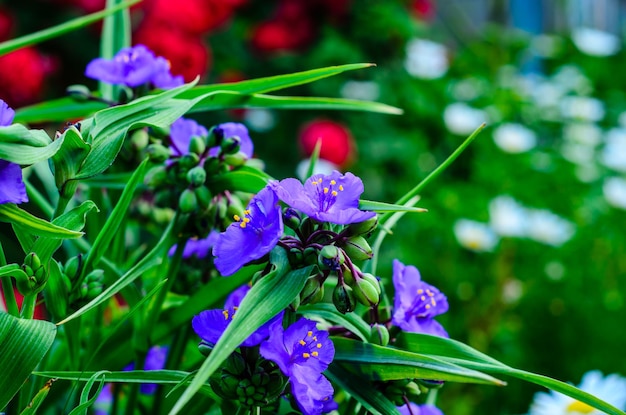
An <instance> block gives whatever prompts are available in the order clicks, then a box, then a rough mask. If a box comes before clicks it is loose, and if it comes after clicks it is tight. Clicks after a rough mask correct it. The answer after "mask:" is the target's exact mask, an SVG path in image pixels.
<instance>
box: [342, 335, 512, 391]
mask: <svg viewBox="0 0 626 415" xmlns="http://www.w3.org/2000/svg"><path fill="white" fill-rule="evenodd" d="M332 340H333V344H334V345H335V359H334V360H335V361H337V362H341V363H343V364H344V366H345V367H346V368H347V369H348V370H352V371H354V372H355V373H356V374H358V375H360V376H366V377H368V378H369V379H371V380H381V381H382V380H397V379H415V378H417V379H430V380H444V381H448V382H466V383H485V384H493V385H504V383H503V382H502V381H499V380H498V379H495V378H493V377H491V376H489V375H486V374H484V373H481V372H478V371H476V370H472V369H468V368H464V367H462V366H459V365H455V364H453V363H450V362H448V361H444V360H443V359H439V358H436V357H432V356H427V355H424V354H418V353H413V352H408V351H404V350H400V349H395V348H392V347H383V346H378V345H375V344H371V343H363V342H360V341H358V340H352V339H345V338H339V337H333V338H332ZM348 364H349V365H348Z"/></svg>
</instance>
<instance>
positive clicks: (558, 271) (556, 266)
mask: <svg viewBox="0 0 626 415" xmlns="http://www.w3.org/2000/svg"><path fill="white" fill-rule="evenodd" d="M543 270H544V272H545V273H546V275H547V276H548V278H549V279H551V280H552V281H559V280H561V279H563V277H564V276H565V266H564V265H563V264H562V263H560V262H559V261H550V262H548V263H547V264H546V266H545V267H544V268H543Z"/></svg>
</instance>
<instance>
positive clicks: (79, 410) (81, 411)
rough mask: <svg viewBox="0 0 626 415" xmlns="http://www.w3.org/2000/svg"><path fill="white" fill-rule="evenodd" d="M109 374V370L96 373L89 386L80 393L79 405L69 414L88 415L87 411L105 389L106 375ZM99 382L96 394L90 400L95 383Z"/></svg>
mask: <svg viewBox="0 0 626 415" xmlns="http://www.w3.org/2000/svg"><path fill="white" fill-rule="evenodd" d="M107 373H109V372H108V371H107V370H101V371H100V372H96V373H94V374H93V375H92V376H91V377H90V378H89V380H88V381H87V384H86V385H85V387H84V388H83V390H82V391H81V393H80V399H79V405H78V406H77V407H76V408H74V409H73V410H72V412H70V413H69V415H87V409H88V408H89V407H90V406H91V404H93V403H94V402H95V400H96V399H97V398H98V395H99V394H100V391H102V388H103V387H104V379H105V375H106V374H107ZM96 382H98V387H97V389H96V392H95V393H94V394H93V395H92V396H91V398H89V393H90V392H91V389H92V387H93V385H94V383H96Z"/></svg>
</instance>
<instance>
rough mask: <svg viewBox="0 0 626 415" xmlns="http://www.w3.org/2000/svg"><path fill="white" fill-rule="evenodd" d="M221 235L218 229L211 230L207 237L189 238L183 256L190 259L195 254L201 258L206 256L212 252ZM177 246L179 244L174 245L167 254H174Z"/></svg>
mask: <svg viewBox="0 0 626 415" xmlns="http://www.w3.org/2000/svg"><path fill="white" fill-rule="evenodd" d="M219 236H220V234H219V233H218V232H217V231H211V233H209V236H207V237H206V238H202V239H196V238H193V239H189V240H188V241H187V243H186V244H185V249H184V250H183V258H184V259H188V258H191V257H193V256H195V257H196V258H200V259H202V258H206V257H207V256H208V255H209V253H210V252H211V249H213V246H214V245H215V242H217V238H218V237H219ZM176 247H177V245H174V246H172V247H171V248H170V250H169V251H168V252H167V254H168V255H169V256H172V255H174V252H176Z"/></svg>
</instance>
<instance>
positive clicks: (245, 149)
mask: <svg viewBox="0 0 626 415" xmlns="http://www.w3.org/2000/svg"><path fill="white" fill-rule="evenodd" d="M215 133H216V134H220V135H221V136H222V137H223V138H232V137H237V138H239V151H241V152H242V153H243V154H245V155H246V156H248V158H251V157H252V156H253V154H254V145H253V144H252V140H251V139H250V134H249V133H248V129H247V128H246V126H245V125H243V124H241V123H238V122H227V123H223V124H218V125H217V126H216V127H215ZM211 151H212V153H213V154H211V155H212V156H216V155H217V151H219V148H217V147H215V148H213V149H211Z"/></svg>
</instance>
